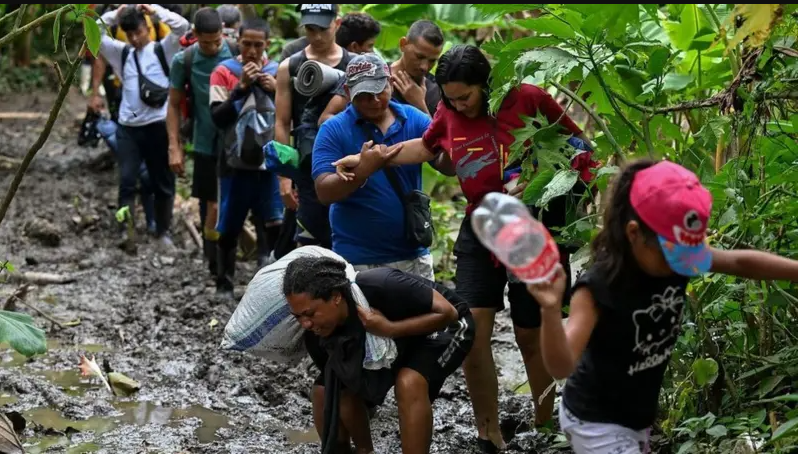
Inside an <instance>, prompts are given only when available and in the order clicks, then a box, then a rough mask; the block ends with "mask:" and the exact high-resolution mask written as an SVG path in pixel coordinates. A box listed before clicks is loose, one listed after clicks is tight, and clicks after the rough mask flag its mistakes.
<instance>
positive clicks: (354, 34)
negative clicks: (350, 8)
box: [335, 13, 381, 47]
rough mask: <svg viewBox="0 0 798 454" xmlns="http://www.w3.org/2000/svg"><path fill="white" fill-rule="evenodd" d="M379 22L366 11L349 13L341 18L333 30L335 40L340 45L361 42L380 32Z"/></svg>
mask: <svg viewBox="0 0 798 454" xmlns="http://www.w3.org/2000/svg"><path fill="white" fill-rule="evenodd" d="M380 30H381V28H380V23H379V22H377V21H376V20H374V18H373V17H371V16H369V15H368V14H366V13H349V14H347V15H345V16H344V17H343V18H342V19H341V26H340V27H338V31H337V32H335V42H336V43H337V44H338V45H339V46H341V47H347V46H349V45H350V44H352V43H358V44H363V43H365V42H366V41H368V40H370V39H371V38H376V37H377V35H379V34H380Z"/></svg>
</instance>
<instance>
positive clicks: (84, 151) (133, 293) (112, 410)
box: [0, 94, 552, 454]
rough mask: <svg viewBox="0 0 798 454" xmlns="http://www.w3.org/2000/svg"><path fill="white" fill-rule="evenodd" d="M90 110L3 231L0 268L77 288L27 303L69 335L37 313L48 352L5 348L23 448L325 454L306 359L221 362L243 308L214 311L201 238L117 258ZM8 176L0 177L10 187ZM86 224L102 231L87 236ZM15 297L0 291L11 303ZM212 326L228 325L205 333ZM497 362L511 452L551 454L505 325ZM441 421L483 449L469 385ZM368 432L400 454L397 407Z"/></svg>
mask: <svg viewBox="0 0 798 454" xmlns="http://www.w3.org/2000/svg"><path fill="white" fill-rule="evenodd" d="M51 100H52V96H51V95H45V94H39V95H36V96H34V95H27V96H21V97H20V96H18V97H16V98H14V99H5V100H0V101H2V104H0V105H2V106H3V107H2V109H3V110H19V111H46V110H48V109H49V107H50V103H51ZM84 109H85V102H84V101H83V100H81V99H80V98H79V96H76V95H74V94H73V95H71V96H70V98H69V101H68V104H67V106H66V109H65V110H64V112H62V114H61V115H60V116H59V121H58V122H57V123H56V126H55V128H54V130H53V135H52V137H51V139H50V140H49V141H48V142H47V143H46V144H45V146H44V147H43V148H42V150H41V151H40V152H39V154H38V156H37V158H36V160H35V161H34V162H33V165H32V166H31V168H30V170H29V172H28V175H27V176H26V178H25V180H24V181H23V184H22V186H21V188H20V191H19V193H18V195H17V197H16V199H15V201H14V203H13V204H12V206H11V208H10V210H9V212H8V215H7V216H6V219H5V220H4V222H3V224H2V225H0V260H3V259H8V260H10V261H11V262H12V263H13V264H14V265H15V266H16V267H17V268H18V269H19V270H20V271H37V272H47V273H57V274H68V275H70V276H75V277H76V278H77V281H76V282H74V283H72V284H67V285H58V286H43V287H37V288H34V289H32V290H31V291H30V293H29V294H28V298H27V302H28V303H29V304H32V305H34V306H36V307H37V308H39V309H40V310H43V311H45V312H47V313H48V314H50V315H51V316H53V317H55V318H56V319H58V320H61V321H62V322H68V321H73V320H79V321H80V324H79V325H78V326H74V327H67V328H63V329H61V328H58V327H54V326H52V324H51V323H49V322H47V321H45V320H44V319H43V318H41V317H40V316H38V315H37V314H35V313H31V314H32V315H33V316H34V319H35V320H36V322H37V324H38V325H39V326H40V327H42V328H44V329H45V330H47V337H48V339H49V340H50V343H49V347H50V348H49V351H48V353H47V354H46V355H43V356H39V357H35V358H31V359H26V358H24V357H21V356H20V355H17V354H14V353H12V352H10V351H9V350H8V348H7V346H6V347H4V346H0V411H4V412H9V411H17V412H19V413H21V414H22V415H23V416H25V417H26V419H27V420H28V424H27V427H26V429H25V430H24V432H23V434H22V436H23V439H24V441H25V443H26V446H27V450H28V452H31V453H36V452H54V453H72V452H75V453H77V452H99V453H114V454H115V453H139V452H157V453H180V452H191V453H199V454H204V453H242V454H243V453H275V452H279V453H285V454H310V453H317V452H318V451H319V448H318V446H319V445H318V437H317V435H316V434H315V431H313V430H312V429H311V428H312V424H313V423H312V416H311V405H310V402H309V400H308V393H309V389H310V386H311V383H312V381H313V378H315V374H316V373H317V372H316V371H314V370H313V368H312V367H311V366H310V364H309V363H307V362H305V363H303V364H302V365H300V366H298V367H295V368H289V367H286V366H283V365H279V364H273V363H269V362H266V361H263V360H260V359H258V358H252V357H249V356H246V355H242V354H237V353H229V352H221V351H219V350H218V345H219V342H220V334H221V331H222V329H223V327H224V326H225V324H226V322H227V320H228V319H229V317H230V315H231V314H232V312H233V310H234V309H235V305H234V304H230V303H221V302H217V301H215V300H214V299H213V297H212V296H213V283H212V282H211V281H210V280H208V279H207V278H206V276H207V273H206V271H205V269H204V267H203V264H202V260H201V257H200V254H199V251H197V250H196V249H194V248H193V247H192V246H191V240H190V237H189V236H188V235H187V234H186V233H185V232H183V231H182V230H180V228H176V234H175V240H176V243H177V244H178V245H179V246H180V247H181V250H180V252H179V253H177V254H174V255H172V256H170V257H164V256H162V255H159V253H158V252H157V250H156V248H155V245H154V244H153V241H152V240H151V239H149V238H147V237H146V235H144V234H143V233H142V234H141V235H140V238H139V240H140V244H139V248H138V251H137V254H136V255H133V256H131V255H128V254H126V253H124V252H123V251H121V250H119V249H118V248H117V247H116V238H117V230H116V226H115V224H114V220H113V212H114V206H115V204H116V194H117V191H116V184H115V181H116V176H115V168H114V167H113V166H105V167H103V166H102V163H103V161H102V159H101V157H102V155H103V154H104V153H105V151H104V149H103V148H102V146H101V147H98V148H96V149H92V148H80V147H77V146H76V145H75V143H76V131H77V128H76V124H75V118H77V117H79V116H80V115H82V113H83V111H84ZM41 127H42V123H41V122H39V121H3V122H2V123H1V124H0V155H3V156H8V157H12V158H20V157H21V156H22V155H23V154H24V152H25V150H26V149H27V147H28V146H30V144H31V143H33V141H34V140H35V139H36V137H37V134H38V132H39V131H40V129H41ZM12 177H13V175H12V173H11V172H10V171H8V170H5V169H0V189H3V190H4V189H5V188H6V187H7V186H8V184H9V182H10V181H11V179H12ZM139 213H140V210H139ZM81 219H97V221H96V222H93V223H89V224H88V225H86V224H85V223H84V222H82V221H81ZM34 220H46V221H47V222H49V223H51V224H52V225H54V226H56V227H57V229H58V233H59V235H60V237H61V242H60V246H59V247H50V246H46V245H44V244H41V243H40V242H39V241H37V240H36V239H34V238H30V237H28V236H26V224H27V223H29V222H31V221H34ZM141 224H142V222H141V220H139V225H141ZM176 225H178V226H179V223H176ZM254 271H255V270H254V264H253V263H242V264H241V265H240V266H239V268H238V274H237V279H238V284H239V286H240V289H243V286H244V285H246V283H247V281H248V279H249V278H250V277H251V276H252V275H253V274H254ZM15 289H16V285H11V284H2V283H0V302H3V301H5V295H8V294H10V293H11V292H13V291H14V290H15ZM20 310H23V311H27V309H25V308H24V307H22V308H20ZM214 319H216V320H218V322H219V324H218V325H217V326H215V327H210V326H209V323H210V321H211V320H214ZM495 351H496V353H497V366H498V369H499V370H498V371H499V375H500V380H501V383H502V392H501V396H500V409H501V419H502V421H503V424H502V427H503V428H504V429H505V432H506V436H507V437H508V439H509V438H511V437H512V438H513V439H512V441H510V443H509V448H510V449H509V451H508V452H509V453H510V454H520V453H527V452H542V453H545V452H550V451H551V450H552V449H550V448H549V445H550V443H549V442H542V441H541V438H540V436H539V435H537V434H536V433H534V432H529V431H528V430H527V427H528V424H525V422H528V421H529V420H530V419H531V418H532V410H531V401H530V398H529V396H527V395H520V394H515V393H514V392H513V391H512V390H513V389H515V388H517V387H518V386H519V385H520V384H522V383H523V382H524V381H525V380H526V378H525V376H524V370H523V366H522V363H521V359H520V355H518V353H517V350H516V349H515V347H514V340H513V336H512V330H511V328H510V324H509V321H508V320H507V318H506V317H504V316H502V317H500V320H499V322H498V324H497V337H496V345H495ZM86 353H88V354H92V355H96V357H97V362H98V363H100V364H102V362H103V361H107V362H108V363H109V364H110V366H111V367H112V368H113V369H114V370H116V371H118V372H121V373H124V374H125V375H127V376H129V377H131V378H132V379H134V380H137V381H138V382H140V383H141V385H142V389H141V390H140V391H139V392H138V393H137V394H136V395H134V396H132V397H129V398H118V397H114V396H112V395H111V394H110V393H109V392H107V391H106V390H105V389H104V388H103V386H102V385H101V384H100V383H98V382H97V381H96V380H91V379H86V378H84V377H81V376H79V375H78V373H77V364H78V358H79V355H80V354H86ZM434 418H435V419H434V438H433V446H432V452H434V453H447V454H449V453H452V454H454V453H457V454H460V453H463V454H467V453H471V452H474V450H473V445H474V443H473V441H474V437H475V436H476V431H475V429H474V427H475V426H474V421H473V416H472V411H471V406H470V403H469V401H468V393H467V391H466V389H465V384H464V380H463V377H462V373H460V372H458V373H457V374H456V375H455V376H454V377H452V378H451V379H450V380H449V381H448V382H447V383H446V385H445V386H444V389H443V391H442V393H441V398H440V399H438V401H436V403H435V407H434ZM516 432H518V433H517V434H516ZM372 433H373V438H374V440H375V444H376V446H375V447H376V448H377V452H378V453H398V452H400V445H399V439H398V416H397V412H396V405H395V401H394V398H393V396H392V395H391V396H389V398H388V399H387V401H386V404H385V405H384V406H382V407H381V408H380V409H379V411H378V413H377V416H376V418H375V420H374V421H373V423H372Z"/></svg>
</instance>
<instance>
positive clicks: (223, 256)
mask: <svg viewBox="0 0 798 454" xmlns="http://www.w3.org/2000/svg"><path fill="white" fill-rule="evenodd" d="M230 243H232V244H230ZM236 249H237V247H236V244H235V240H233V241H230V240H229V239H227V238H225V237H224V236H222V237H221V238H219V242H218V243H217V252H218V255H217V262H216V265H217V268H216V270H217V271H216V295H217V296H219V297H225V298H231V299H232V298H233V290H234V289H235V273H236V252H237V251H236Z"/></svg>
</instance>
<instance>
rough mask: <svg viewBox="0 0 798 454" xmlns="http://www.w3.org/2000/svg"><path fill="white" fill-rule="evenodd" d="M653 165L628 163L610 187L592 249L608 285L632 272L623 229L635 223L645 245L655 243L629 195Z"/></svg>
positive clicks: (643, 160)
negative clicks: (638, 180)
mask: <svg viewBox="0 0 798 454" xmlns="http://www.w3.org/2000/svg"><path fill="white" fill-rule="evenodd" d="M654 164H655V162H654V161H651V160H649V159H640V160H637V161H634V162H630V163H628V164H627V165H626V166H625V167H624V168H623V170H622V171H621V173H619V174H618V175H617V176H616V177H615V179H614V181H613V183H612V191H611V192H610V193H609V195H608V196H607V198H606V200H605V202H604V213H603V216H604V226H603V227H602V229H601V231H600V232H599V234H598V235H597V236H596V238H594V239H593V244H592V245H591V248H592V252H593V258H594V260H595V265H596V266H597V267H598V268H600V269H601V270H602V272H603V273H604V274H605V275H606V276H607V278H608V282H609V283H614V282H617V281H618V278H619V277H621V276H622V275H623V273H625V272H627V271H629V270H632V269H634V265H633V263H634V260H635V259H634V256H633V255H632V248H631V246H630V245H629V240H628V239H627V237H626V225H627V224H628V223H629V221H637V223H638V224H639V225H640V230H641V231H642V232H643V236H644V238H645V239H646V241H649V240H651V241H656V238H657V235H656V234H655V233H654V231H653V230H651V228H650V227H649V226H647V225H646V224H645V223H644V222H643V221H641V220H640V217H639V216H638V215H637V213H636V212H635V210H634V208H633V207H632V202H631V200H630V199H629V193H630V192H631V190H632V182H633V181H634V177H635V175H636V174H637V172H640V171H641V170H645V169H647V168H649V167H651V166H653V165H654Z"/></svg>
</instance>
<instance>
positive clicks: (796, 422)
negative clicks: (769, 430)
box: [770, 418, 798, 441]
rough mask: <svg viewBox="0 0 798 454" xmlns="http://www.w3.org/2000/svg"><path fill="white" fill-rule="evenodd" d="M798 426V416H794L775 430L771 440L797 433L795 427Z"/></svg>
mask: <svg viewBox="0 0 798 454" xmlns="http://www.w3.org/2000/svg"><path fill="white" fill-rule="evenodd" d="M796 426H798V418H793V419H791V420H789V421H787V422H785V423H784V424H782V425H780V426H779V428H778V429H776V431H775V432H773V437H772V438H771V439H770V441H776V440H779V439H780V438H783V437H785V436H787V435H795V428H796Z"/></svg>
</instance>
